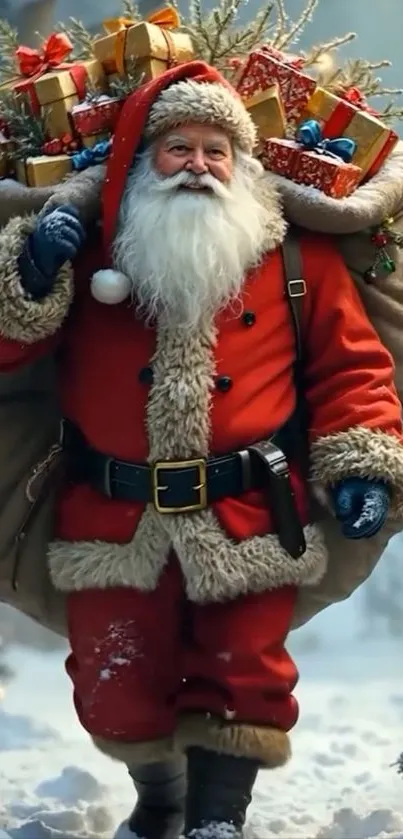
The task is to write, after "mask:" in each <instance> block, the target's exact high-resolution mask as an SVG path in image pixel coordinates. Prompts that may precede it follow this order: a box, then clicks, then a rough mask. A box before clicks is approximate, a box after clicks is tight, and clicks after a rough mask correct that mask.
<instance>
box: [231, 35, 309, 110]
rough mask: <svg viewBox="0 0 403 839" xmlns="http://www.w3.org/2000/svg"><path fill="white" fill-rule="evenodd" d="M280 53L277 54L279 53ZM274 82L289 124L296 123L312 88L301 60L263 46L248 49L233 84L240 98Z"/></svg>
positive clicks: (248, 95)
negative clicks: (249, 50) (302, 67)
mask: <svg viewBox="0 0 403 839" xmlns="http://www.w3.org/2000/svg"><path fill="white" fill-rule="evenodd" d="M280 55H281V54H280ZM276 83H277V84H278V86H279V91H280V95H281V99H282V102H283V106H284V111H285V115H286V119H287V121H288V122H289V123H291V124H294V123H296V122H298V121H299V120H300V118H301V115H302V114H303V112H304V109H305V108H306V105H307V103H308V101H309V99H310V98H311V96H312V94H313V92H314V90H315V88H316V82H315V79H312V78H311V77H310V76H307V75H306V74H305V73H303V72H302V70H301V62H300V61H299V60H296V59H292V58H288V59H287V57H286V56H283V57H282V58H281V59H280V58H279V53H278V52H277V51H275V50H270V48H268V47H264V48H261V49H258V50H255V51H254V52H252V53H251V54H250V55H249V57H248V59H247V60H246V62H245V64H244V65H243V67H242V68H241V69H240V70H239V73H238V75H237V77H236V78H235V82H234V84H235V87H236V89H237V91H238V93H239V94H240V95H241V96H242V98H243V99H249V98H250V97H251V96H253V95H254V94H256V93H260V92H261V91H265V90H267V88H270V87H272V85H274V84H276Z"/></svg>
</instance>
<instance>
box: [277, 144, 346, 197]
mask: <svg viewBox="0 0 403 839" xmlns="http://www.w3.org/2000/svg"><path fill="white" fill-rule="evenodd" d="M261 160H262V163H263V165H264V167H265V168H266V169H269V170H270V171H271V172H275V173H276V174H277V175H283V177H286V178H290V180H293V181H295V183H298V184H304V186H312V187H315V188H316V189H319V190H320V191H321V192H324V193H325V195H329V196H330V197H331V198H346V197H347V196H348V195H351V193H352V192H354V190H355V188H356V187H357V185H358V183H359V181H360V177H361V169H360V168H359V167H358V166H354V165H353V164H352V163H345V162H344V161H343V160H342V159H341V158H340V157H337V155H335V154H330V153H326V150H325V149H320V150H311V151H307V150H306V149H305V148H304V147H303V146H301V144H300V143H297V142H296V141H294V140H279V139H270V140H265V141H264V148H263V152H262V156H261Z"/></svg>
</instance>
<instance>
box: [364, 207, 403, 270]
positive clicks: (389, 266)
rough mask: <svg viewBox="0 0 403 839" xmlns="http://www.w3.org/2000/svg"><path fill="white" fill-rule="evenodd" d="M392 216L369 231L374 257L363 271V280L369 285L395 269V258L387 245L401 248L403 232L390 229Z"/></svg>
mask: <svg viewBox="0 0 403 839" xmlns="http://www.w3.org/2000/svg"><path fill="white" fill-rule="evenodd" d="M394 221H395V220H394V218H388V219H386V221H384V222H383V223H382V224H381V225H380V226H379V227H377V228H375V229H374V230H373V231H372V233H371V242H372V244H373V245H375V257H374V261H373V263H372V265H370V267H369V268H368V269H367V270H366V271H365V273H364V280H365V282H366V283H368V284H369V285H370V284H371V283H374V282H376V280H377V279H379V277H380V276H381V275H382V274H385V273H386V274H393V273H394V272H395V271H396V263H395V260H394V259H392V257H391V256H390V254H389V253H388V250H387V247H388V245H395V247H397V248H403V233H397V232H395V231H394V230H392V225H393V223H394Z"/></svg>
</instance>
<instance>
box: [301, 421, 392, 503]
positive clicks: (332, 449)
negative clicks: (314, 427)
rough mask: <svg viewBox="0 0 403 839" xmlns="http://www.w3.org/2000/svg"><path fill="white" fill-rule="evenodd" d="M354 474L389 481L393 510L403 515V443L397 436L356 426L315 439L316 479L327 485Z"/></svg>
mask: <svg viewBox="0 0 403 839" xmlns="http://www.w3.org/2000/svg"><path fill="white" fill-rule="evenodd" d="M353 475H354V476H357V477H361V478H369V479H374V480H383V481H385V482H386V483H387V484H389V486H390V488H391V490H392V507H391V514H392V515H399V516H400V515H403V445H402V443H401V442H400V441H399V439H398V438H397V437H394V436H393V435H392V434H386V433H385V432H384V431H377V430H374V431H372V430H371V429H369V428H365V427H364V426H356V427H354V428H350V429H349V430H348V431H339V432H338V433H336V434H329V435H328V436H326V437H319V438H318V439H317V440H315V442H314V443H312V446H311V477H312V480H313V481H316V482H318V483H319V484H320V485H321V486H325V487H326V486H328V485H329V484H333V483H335V482H336V481H340V480H343V478H348V477H350V476H353Z"/></svg>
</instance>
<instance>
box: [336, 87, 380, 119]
mask: <svg viewBox="0 0 403 839" xmlns="http://www.w3.org/2000/svg"><path fill="white" fill-rule="evenodd" d="M340 98H341V99H344V100H345V101H346V102H350V104H351V105H354V107H355V108H359V109H360V111H366V113H367V114H371V115H372V116H373V117H378V116H379V114H378V112H377V111H375V110H374V109H373V108H371V106H370V105H368V102H367V100H366V99H365V96H364V94H363V93H362V91H361V90H360V89H359V88H358V87H349V88H348V90H345V91H343V92H342V93H341V94H340Z"/></svg>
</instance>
